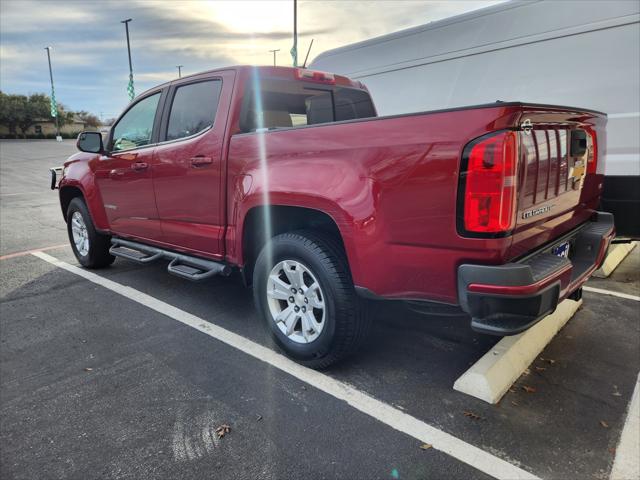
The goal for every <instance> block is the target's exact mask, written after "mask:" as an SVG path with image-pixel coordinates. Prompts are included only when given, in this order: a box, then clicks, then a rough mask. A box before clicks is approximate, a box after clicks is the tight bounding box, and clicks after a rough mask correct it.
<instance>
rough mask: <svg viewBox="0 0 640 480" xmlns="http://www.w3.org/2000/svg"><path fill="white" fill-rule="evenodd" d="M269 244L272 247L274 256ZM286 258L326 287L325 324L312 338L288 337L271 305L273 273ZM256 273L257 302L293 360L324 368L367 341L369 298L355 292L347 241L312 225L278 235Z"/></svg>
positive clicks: (262, 256)
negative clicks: (345, 248) (302, 340)
mask: <svg viewBox="0 0 640 480" xmlns="http://www.w3.org/2000/svg"><path fill="white" fill-rule="evenodd" d="M268 248H270V249H271V252H272V255H271V258H270V259H269V255H268V253H267V252H268ZM283 260H295V261H298V262H301V263H302V264H304V266H305V267H307V268H308V269H309V270H310V271H311V272H312V274H313V276H314V277H315V278H316V280H317V282H318V283H319V284H320V287H321V289H322V294H323V296H324V304H325V308H326V314H325V318H324V322H325V324H324V327H323V328H322V330H321V332H320V334H319V335H318V337H317V338H316V339H315V340H313V341H311V342H310V343H296V342H294V341H293V340H291V339H289V338H288V337H287V336H286V335H285V334H284V333H283V332H282V331H280V329H279V328H278V326H277V325H276V322H275V321H274V320H273V317H272V315H271V312H270V310H269V304H268V299H267V281H268V278H269V273H270V272H271V270H272V268H273V267H274V266H275V265H277V264H278V263H279V262H281V261H283ZM253 275H254V276H253V287H254V288H253V296H254V301H255V304H256V307H257V309H258V311H259V313H260V314H261V315H262V317H263V319H264V323H265V325H266V327H267V329H268V330H269V332H270V333H271V336H272V337H273V339H274V340H275V342H276V344H277V345H278V346H279V347H280V348H281V349H282V350H283V351H284V352H285V353H286V355H287V356H289V357H290V358H292V359H293V360H295V361H297V362H298V363H300V364H302V365H305V366H307V367H310V368H314V369H323V368H327V367H328V366H330V365H333V364H335V363H336V362H338V361H340V360H343V359H344V358H346V357H347V356H349V355H351V354H353V353H354V352H355V351H356V350H357V349H358V347H359V346H360V345H361V344H362V342H363V340H364V338H365V336H366V333H367V331H368V325H369V319H368V316H367V315H366V311H365V302H364V301H363V300H362V299H361V298H360V297H358V295H357V294H356V292H355V289H354V286H353V281H352V279H351V273H350V271H349V267H348V263H347V259H346V256H345V254H344V251H343V249H342V246H341V245H340V243H339V242H338V241H336V239H335V238H333V237H332V236H330V235H327V234H322V233H318V232H311V231H301V232H292V233H284V234H281V235H278V236H276V237H274V238H272V239H271V241H270V242H269V244H268V245H267V247H265V248H263V250H262V252H260V255H259V256H258V259H257V261H256V265H255V269H254V274H253Z"/></svg>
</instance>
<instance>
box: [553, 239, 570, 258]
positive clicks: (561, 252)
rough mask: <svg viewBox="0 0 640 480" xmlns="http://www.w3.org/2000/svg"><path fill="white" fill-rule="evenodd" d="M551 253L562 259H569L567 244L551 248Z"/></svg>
mask: <svg viewBox="0 0 640 480" xmlns="http://www.w3.org/2000/svg"><path fill="white" fill-rule="evenodd" d="M551 253H553V254H554V255H557V256H558V257H562V258H569V242H564V243H561V244H560V245H558V246H556V247H553V248H552V249H551Z"/></svg>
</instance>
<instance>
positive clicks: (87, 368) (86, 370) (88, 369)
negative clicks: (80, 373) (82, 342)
mask: <svg viewBox="0 0 640 480" xmlns="http://www.w3.org/2000/svg"><path fill="white" fill-rule="evenodd" d="M84 371H85V372H92V371H93V368H89V367H86V368H85V369H84Z"/></svg>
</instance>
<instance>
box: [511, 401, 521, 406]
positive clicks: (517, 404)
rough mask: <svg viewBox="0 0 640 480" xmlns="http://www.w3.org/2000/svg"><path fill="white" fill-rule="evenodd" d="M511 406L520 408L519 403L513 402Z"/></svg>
mask: <svg viewBox="0 0 640 480" xmlns="http://www.w3.org/2000/svg"><path fill="white" fill-rule="evenodd" d="M511 405H513V406H514V407H518V406H519V405H520V404H519V403H518V402H515V401H513V400H511Z"/></svg>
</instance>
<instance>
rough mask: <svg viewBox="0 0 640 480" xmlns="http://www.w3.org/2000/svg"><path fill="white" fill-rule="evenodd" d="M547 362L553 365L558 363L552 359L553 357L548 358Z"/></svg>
mask: <svg viewBox="0 0 640 480" xmlns="http://www.w3.org/2000/svg"><path fill="white" fill-rule="evenodd" d="M547 363H548V364H549V365H553V364H554V363H556V361H555V360H553V359H551V358H547Z"/></svg>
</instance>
